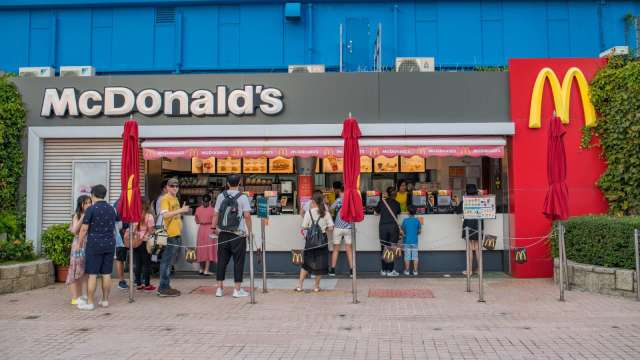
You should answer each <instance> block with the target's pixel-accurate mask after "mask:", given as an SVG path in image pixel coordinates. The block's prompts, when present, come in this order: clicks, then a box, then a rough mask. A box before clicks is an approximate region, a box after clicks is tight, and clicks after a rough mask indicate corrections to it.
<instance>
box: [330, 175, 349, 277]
mask: <svg viewBox="0 0 640 360" xmlns="http://www.w3.org/2000/svg"><path fill="white" fill-rule="evenodd" d="M333 188H334V191H335V193H336V201H335V202H334V203H333V204H332V205H331V210H333V211H334V212H335V217H334V218H335V220H334V224H335V228H334V229H333V252H332V254H331V267H329V276H336V265H337V263H338V255H339V254H340V245H341V244H342V241H343V240H344V250H345V252H346V253H347V263H348V264H349V275H350V276H353V251H352V248H351V241H352V239H351V224H350V223H348V222H346V221H344V220H342V218H341V217H340V209H341V208H342V191H343V186H342V183H341V182H340V181H336V182H335V183H333Z"/></svg>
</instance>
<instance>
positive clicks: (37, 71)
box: [18, 66, 56, 77]
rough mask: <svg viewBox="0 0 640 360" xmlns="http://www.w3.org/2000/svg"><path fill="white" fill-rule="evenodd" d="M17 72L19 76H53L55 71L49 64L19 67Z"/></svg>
mask: <svg viewBox="0 0 640 360" xmlns="http://www.w3.org/2000/svg"><path fill="white" fill-rule="evenodd" d="M18 74H19V75H20V76H21V77H53V76H54V75H55V74H56V71H55V70H54V69H53V68H52V67H50V66H35V67H21V68H19V69H18Z"/></svg>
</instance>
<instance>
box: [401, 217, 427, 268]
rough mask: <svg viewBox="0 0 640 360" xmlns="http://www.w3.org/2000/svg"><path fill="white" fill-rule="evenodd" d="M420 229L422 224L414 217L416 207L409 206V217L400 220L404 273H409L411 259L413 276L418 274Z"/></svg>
mask: <svg viewBox="0 0 640 360" xmlns="http://www.w3.org/2000/svg"><path fill="white" fill-rule="evenodd" d="M421 230H422V224H420V221H419V220H418V219H417V218H416V208H415V207H414V206H409V217H408V218H406V219H404V220H403V221H402V232H403V233H404V241H403V245H404V249H403V250H404V274H405V275H406V276H409V275H411V273H410V272H409V268H410V266H411V262H412V261H413V276H418V235H420V231H421Z"/></svg>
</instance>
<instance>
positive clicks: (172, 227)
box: [160, 194, 182, 237]
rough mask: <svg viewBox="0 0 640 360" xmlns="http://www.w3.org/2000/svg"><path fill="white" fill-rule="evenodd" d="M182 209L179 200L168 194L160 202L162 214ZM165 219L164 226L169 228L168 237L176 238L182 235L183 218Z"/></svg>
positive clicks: (177, 216)
mask: <svg viewBox="0 0 640 360" xmlns="http://www.w3.org/2000/svg"><path fill="white" fill-rule="evenodd" d="M178 209H180V202H178V198H176V197H175V196H172V195H170V194H166V195H164V196H163V197H162V200H161V201H160V214H164V213H167V212H172V211H176V210H178ZM163 219H164V226H166V227H167V235H168V236H169V237H176V236H180V234H182V217H181V215H176V216H172V217H170V218H165V217H164V216H163Z"/></svg>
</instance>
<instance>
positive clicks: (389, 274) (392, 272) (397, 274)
mask: <svg viewBox="0 0 640 360" xmlns="http://www.w3.org/2000/svg"><path fill="white" fill-rule="evenodd" d="M387 276H390V277H397V276H400V274H399V273H398V272H397V271H395V270H393V271H391V272H390V273H388V274H387Z"/></svg>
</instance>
